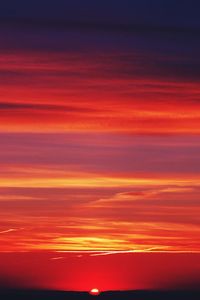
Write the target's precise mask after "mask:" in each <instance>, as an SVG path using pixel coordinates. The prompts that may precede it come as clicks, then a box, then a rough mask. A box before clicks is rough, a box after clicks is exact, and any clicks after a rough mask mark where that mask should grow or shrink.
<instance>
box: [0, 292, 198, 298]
mask: <svg viewBox="0 0 200 300" xmlns="http://www.w3.org/2000/svg"><path fill="white" fill-rule="evenodd" d="M0 299H1V300H7V299H8V300H65V299H66V300H73V299H80V300H81V299H82V300H90V299H99V300H104V299H112V300H118V299H119V300H126V299H136V300H179V299H181V300H186V299H188V300H193V299H195V300H199V299H200V290H186V291H184V290H173V291H172V290H171V291H142V290H136V291H107V292H102V293H100V295H98V296H93V295H90V294H89V293H88V292H64V291H50V290H14V289H1V290H0Z"/></svg>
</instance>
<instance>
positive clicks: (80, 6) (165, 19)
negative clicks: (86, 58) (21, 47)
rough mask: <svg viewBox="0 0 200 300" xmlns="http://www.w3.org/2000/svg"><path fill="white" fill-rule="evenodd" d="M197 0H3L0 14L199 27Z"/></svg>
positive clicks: (17, 16) (199, 3)
mask: <svg viewBox="0 0 200 300" xmlns="http://www.w3.org/2000/svg"><path fill="white" fill-rule="evenodd" d="M199 10H200V2H199V1H198V0H137V1H136V0H96V1H95V0H71V1H68V0H53V1H49V0H29V1H27V0H17V1H16V0H12V1H10V0H4V1H1V3H0V18H1V19H2V18H4V19H7V18H8V19H10V18H11V19H12V18H17V19H18V18H24V17H26V18H31V19H34V20H37V19H42V20H43V21H45V19H47V20H48V21H50V20H52V19H54V20H65V21H87V22H94V21H96V22H101V23H103V22H106V23H114V24H127V23H128V24H141V25H156V26H159V25H160V26H171V27H173V26H174V27H192V28H194V27H198V28H200V18H199Z"/></svg>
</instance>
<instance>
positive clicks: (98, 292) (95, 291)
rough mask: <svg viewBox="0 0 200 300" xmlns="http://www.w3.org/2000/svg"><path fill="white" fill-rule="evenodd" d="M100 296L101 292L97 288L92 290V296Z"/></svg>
mask: <svg viewBox="0 0 200 300" xmlns="http://www.w3.org/2000/svg"><path fill="white" fill-rule="evenodd" d="M99 294H100V291H99V289H97V288H93V289H91V290H90V295H93V296H98V295H99Z"/></svg>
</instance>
